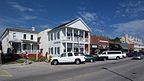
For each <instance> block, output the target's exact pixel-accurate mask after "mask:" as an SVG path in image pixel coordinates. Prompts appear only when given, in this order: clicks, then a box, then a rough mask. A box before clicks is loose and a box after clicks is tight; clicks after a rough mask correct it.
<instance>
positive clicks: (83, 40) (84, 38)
mask: <svg viewBox="0 0 144 81" xmlns="http://www.w3.org/2000/svg"><path fill="white" fill-rule="evenodd" d="M83 41H84V42H85V31H84V32H83Z"/></svg>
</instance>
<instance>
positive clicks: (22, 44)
mask: <svg viewBox="0 0 144 81" xmlns="http://www.w3.org/2000/svg"><path fill="white" fill-rule="evenodd" d="M21 53H23V42H21Z"/></svg>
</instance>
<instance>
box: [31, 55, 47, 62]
mask: <svg viewBox="0 0 144 81" xmlns="http://www.w3.org/2000/svg"><path fill="white" fill-rule="evenodd" d="M29 60H30V61H34V62H39V60H36V57H29ZM41 61H46V57H45V56H41Z"/></svg>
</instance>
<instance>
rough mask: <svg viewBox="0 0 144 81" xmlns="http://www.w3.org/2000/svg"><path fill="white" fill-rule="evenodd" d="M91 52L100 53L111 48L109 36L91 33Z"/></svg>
mask: <svg viewBox="0 0 144 81" xmlns="http://www.w3.org/2000/svg"><path fill="white" fill-rule="evenodd" d="M90 44H91V48H90V50H91V54H92V55H94V54H100V53H102V52H103V51H106V50H109V38H108V37H104V36H97V35H91V38H90Z"/></svg>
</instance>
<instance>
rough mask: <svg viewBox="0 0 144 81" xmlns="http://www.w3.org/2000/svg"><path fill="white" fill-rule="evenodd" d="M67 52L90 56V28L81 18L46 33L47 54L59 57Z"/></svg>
mask: <svg viewBox="0 0 144 81" xmlns="http://www.w3.org/2000/svg"><path fill="white" fill-rule="evenodd" d="M68 52H73V53H76V52H82V53H85V54H90V28H89V27H88V26H87V25H86V23H85V22H84V21H83V20H82V19H81V18H77V19H75V20H72V21H69V22H67V23H64V24H62V25H60V26H58V27H56V28H54V29H52V30H50V31H48V53H49V54H50V55H51V56H59V55H60V54H62V53H68Z"/></svg>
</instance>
